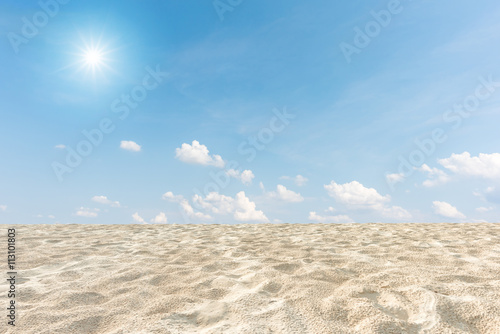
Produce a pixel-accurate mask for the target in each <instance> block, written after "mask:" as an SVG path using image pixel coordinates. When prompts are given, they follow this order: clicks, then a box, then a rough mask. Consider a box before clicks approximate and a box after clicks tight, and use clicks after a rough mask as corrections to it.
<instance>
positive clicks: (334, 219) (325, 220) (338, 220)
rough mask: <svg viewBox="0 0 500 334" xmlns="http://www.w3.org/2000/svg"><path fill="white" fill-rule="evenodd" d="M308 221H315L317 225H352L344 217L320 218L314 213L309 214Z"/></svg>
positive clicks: (347, 217)
mask: <svg viewBox="0 0 500 334" xmlns="http://www.w3.org/2000/svg"><path fill="white" fill-rule="evenodd" d="M309 220H312V221H316V222H318V223H352V222H353V220H352V219H351V218H350V217H349V216H346V215H337V216H320V215H318V214H317V213H316V212H314V211H311V212H309Z"/></svg>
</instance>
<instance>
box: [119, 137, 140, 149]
mask: <svg viewBox="0 0 500 334" xmlns="http://www.w3.org/2000/svg"><path fill="white" fill-rule="evenodd" d="M120 148H122V149H124V150H127V151H132V152H139V151H140V150H141V145H139V144H137V143H136V142H133V141H131V140H122V141H121V142H120Z"/></svg>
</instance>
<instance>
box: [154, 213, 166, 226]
mask: <svg viewBox="0 0 500 334" xmlns="http://www.w3.org/2000/svg"><path fill="white" fill-rule="evenodd" d="M151 222H152V223H154V224H166V223H167V215H165V213H163V212H160V213H159V214H157V215H156V217H154V218H153V219H151Z"/></svg>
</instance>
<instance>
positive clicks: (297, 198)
mask: <svg viewBox="0 0 500 334" xmlns="http://www.w3.org/2000/svg"><path fill="white" fill-rule="evenodd" d="M267 196H269V197H271V198H277V199H279V200H282V201H285V202H293V203H296V202H302V201H303V200H304V197H302V195H301V194H299V193H296V192H295V191H292V190H289V189H287V188H286V187H285V186H283V185H281V184H278V186H277V187H276V191H272V192H268V193H267Z"/></svg>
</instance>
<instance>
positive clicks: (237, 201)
mask: <svg viewBox="0 0 500 334" xmlns="http://www.w3.org/2000/svg"><path fill="white" fill-rule="evenodd" d="M193 202H194V203H196V204H197V206H199V207H201V208H203V209H205V210H208V211H210V212H212V213H214V214H219V215H227V214H232V215H233V217H234V219H235V220H237V221H244V222H248V221H255V222H269V219H268V218H267V217H266V215H265V214H264V213H263V212H262V211H260V210H256V205H255V203H254V202H252V201H250V199H249V198H248V197H246V195H245V192H244V191H240V192H239V193H237V194H236V197H235V198H232V197H230V196H225V195H221V194H219V193H217V192H211V193H209V194H208V195H207V196H206V197H205V198H202V197H201V196H199V195H194V197H193Z"/></svg>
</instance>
